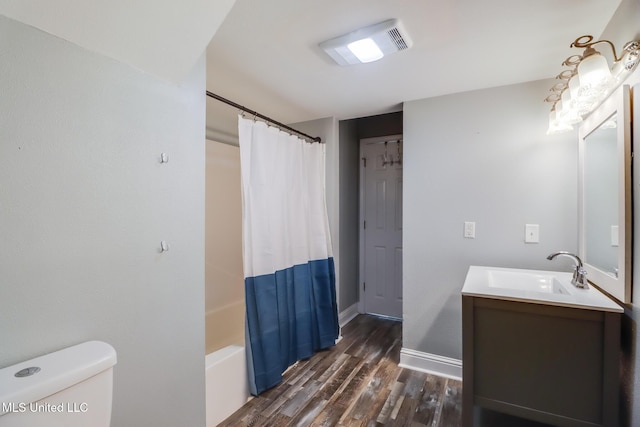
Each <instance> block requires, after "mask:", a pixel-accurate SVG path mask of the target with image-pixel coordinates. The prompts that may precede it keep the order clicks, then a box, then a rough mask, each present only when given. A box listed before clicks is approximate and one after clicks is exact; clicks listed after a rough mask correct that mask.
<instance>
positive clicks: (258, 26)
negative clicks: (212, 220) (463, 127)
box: [207, 0, 620, 139]
mask: <svg viewBox="0 0 640 427" xmlns="http://www.w3.org/2000/svg"><path fill="white" fill-rule="evenodd" d="M619 4H620V0H533V1H531V0H530V1H523V0H516V1H514V0H485V1H477V0H476V1H474V0H451V1H449V0H448V1H442V0H394V1H391V0H324V1H312V0H270V1H259V0H236V2H235V4H234V6H233V7H232V9H231V11H230V12H229V14H228V15H227V17H226V19H225V20H224V22H223V23H222V25H221V26H220V28H219V29H218V31H217V33H216V34H215V36H214V37H213V39H212V41H211V43H210V44H209V47H208V48H207V89H208V90H210V91H212V92H215V93H217V94H219V95H221V96H224V97H227V98H230V99H232V100H234V101H235V102H237V103H239V104H242V105H245V106H246V107H248V108H251V109H254V110H257V111H259V112H260V113H263V114H266V115H268V116H271V117H273V118H274V119H276V120H279V121H281V122H284V123H295V122H299V121H306V120H312V119H317V118H323V117H330V116H334V117H337V118H338V119H348V118H355V117H364V116H369V115H376V114H381V113H385V112H390V111H398V110H400V109H401V108H402V107H401V105H402V102H404V101H409V100H415V99H422V98H428V97H434V96H439V95H445V94H450V93H456V92H464V91H470V90H475V89H482V88H488V87H495V86H502V85H508V84H515V83H520V82H525V81H532V80H539V79H546V78H552V77H554V76H555V75H556V74H558V73H559V72H560V71H561V65H560V64H561V62H562V61H563V60H564V59H565V58H566V57H567V56H569V55H571V54H573V53H579V51H578V52H572V51H576V49H570V48H569V44H570V43H571V42H572V41H573V40H575V39H576V38H577V37H578V36H581V35H584V34H593V35H594V36H596V37H599V36H600V35H601V34H602V31H603V30H604V28H605V26H606V25H607V23H608V22H609V20H610V19H611V17H612V15H613V14H614V12H615V10H616V8H617V7H618V5H619ZM390 18H397V19H399V20H400V21H401V22H402V24H403V26H404V28H405V30H406V32H407V33H408V35H409V37H410V38H411V39H412V41H413V46H412V47H411V48H410V49H408V50H406V51H402V52H399V53H396V54H393V55H391V56H388V57H385V58H383V59H382V60H380V61H377V62H373V63H369V64H358V65H353V66H348V67H341V66H339V65H337V64H335V63H334V62H333V60H332V59H331V58H330V57H329V56H327V55H326V54H325V53H324V52H323V51H322V50H321V49H320V48H319V47H318V43H320V42H322V41H324V40H327V39H330V38H333V37H337V36H340V35H342V34H345V33H348V32H350V31H353V30H355V29H358V28H360V27H363V26H367V25H370V24H375V23H378V22H381V21H384V20H386V19H390ZM545 96H546V94H543V93H541V94H540V98H541V100H542V99H543V98H544V97H545ZM236 114H237V111H236V110H234V109H233V108H231V107H227V106H224V105H223V104H221V103H219V102H218V101H214V100H211V99H208V100H207V132H208V135H211V134H212V133H213V134H216V135H218V136H221V138H223V137H224V136H225V135H227V136H229V135H231V136H233V135H235V134H237V131H236V130H235V127H236V121H235V116H236ZM221 138H219V139H221Z"/></svg>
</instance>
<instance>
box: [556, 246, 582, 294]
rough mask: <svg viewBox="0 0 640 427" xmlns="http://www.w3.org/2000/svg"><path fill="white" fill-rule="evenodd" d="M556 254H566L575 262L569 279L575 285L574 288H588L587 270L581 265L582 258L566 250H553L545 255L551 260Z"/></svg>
mask: <svg viewBox="0 0 640 427" xmlns="http://www.w3.org/2000/svg"><path fill="white" fill-rule="evenodd" d="M558 255H560V256H566V257H569V258H571V259H572V260H573V262H575V263H576V268H575V269H574V270H573V278H572V279H571V284H572V285H575V287H576V288H580V289H589V285H588V284H587V270H585V268H584V266H583V265H582V260H581V259H580V257H579V256H578V255H576V254H572V253H569V252H567V251H560V252H554V253H552V254H551V255H549V256H548V257H547V259H548V260H552V259H554V258H555V257H557V256H558Z"/></svg>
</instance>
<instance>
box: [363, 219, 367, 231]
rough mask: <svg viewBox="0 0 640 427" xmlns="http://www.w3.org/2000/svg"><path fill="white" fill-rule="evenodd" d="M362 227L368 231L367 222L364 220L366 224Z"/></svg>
mask: <svg viewBox="0 0 640 427" xmlns="http://www.w3.org/2000/svg"><path fill="white" fill-rule="evenodd" d="M362 227H363V228H364V229H365V230H366V229H367V220H364V224H363V225H362Z"/></svg>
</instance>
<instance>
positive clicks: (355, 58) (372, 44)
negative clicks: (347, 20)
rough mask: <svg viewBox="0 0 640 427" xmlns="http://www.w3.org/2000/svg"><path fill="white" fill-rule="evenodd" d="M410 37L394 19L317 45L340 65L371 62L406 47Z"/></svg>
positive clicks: (408, 46) (408, 44)
mask: <svg viewBox="0 0 640 427" xmlns="http://www.w3.org/2000/svg"><path fill="white" fill-rule="evenodd" d="M411 45H412V43H411V39H409V37H408V36H407V34H406V32H405V31H404V28H403V27H402V24H401V23H400V21H398V20H397V19H389V20H387V21H384V22H380V23H378V24H375V25H370V26H368V27H364V28H360V29H359V30H356V31H352V32H350V33H348V34H345V35H342V36H340V37H336V38H334V39H331V40H327V41H325V42H322V43H320V45H319V46H320V47H321V48H322V49H324V51H325V52H327V54H328V55H329V56H330V57H331V58H333V60H334V61H336V62H337V63H338V64H340V65H353V64H362V63H366V62H373V61H377V60H379V59H381V58H383V57H384V56H385V55H389V54H391V53H394V52H399V51H401V50H405V49H408V48H410V47H411Z"/></svg>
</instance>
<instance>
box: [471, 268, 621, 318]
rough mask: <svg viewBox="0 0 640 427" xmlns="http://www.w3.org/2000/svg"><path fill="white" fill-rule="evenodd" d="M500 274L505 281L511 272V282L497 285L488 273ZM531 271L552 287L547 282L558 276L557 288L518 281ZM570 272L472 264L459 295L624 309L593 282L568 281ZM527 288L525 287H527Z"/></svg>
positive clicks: (532, 275) (614, 310) (589, 308)
mask: <svg viewBox="0 0 640 427" xmlns="http://www.w3.org/2000/svg"><path fill="white" fill-rule="evenodd" d="M491 272H495V273H491ZM492 274H493V275H494V277H496V276H497V275H499V277H501V280H502V281H503V282H504V281H505V277H506V278H508V277H509V276H510V275H511V276H512V277H513V278H514V280H513V283H514V284H513V286H511V285H509V286H501V285H500V284H498V285H496V283H495V282H492V281H491V280H490V277H491V275H492ZM523 275H531V277H533V278H540V281H541V282H544V283H545V285H544V288H545V289H546V288H551V286H552V285H550V284H549V285H547V284H546V283H547V282H548V283H551V282H553V281H552V280H550V279H551V278H555V279H557V281H558V282H559V284H558V283H556V282H553V283H556V287H557V288H558V289H557V292H561V293H552V292H548V291H546V290H542V287H541V289H540V290H533V289H532V288H531V286H524V285H523V286H522V287H520V286H519V285H518V283H516V282H518V278H519V277H525V276H523ZM571 277H572V273H568V272H561V271H546V270H525V269H518V268H500V267H481V266H476V265H472V266H471V267H469V271H468V272H467V278H466V279H465V281H464V286H463V288H462V295H466V296H473V297H482V298H493V299H501V300H509V301H520V302H528V303H534V304H545V305H555V306H561V307H573V308H582V309H586V310H599V311H610V312H616V313H622V312H623V311H624V310H623V309H622V307H621V306H620V305H618V304H617V303H616V302H615V301H614V300H612V299H611V298H609V297H608V296H606V295H605V294H603V293H602V292H600V291H599V290H598V289H597V288H596V287H595V286H593V285H591V284H589V289H580V288H577V287H575V286H574V285H572V284H571ZM527 287H528V288H529V289H526V288H527Z"/></svg>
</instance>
